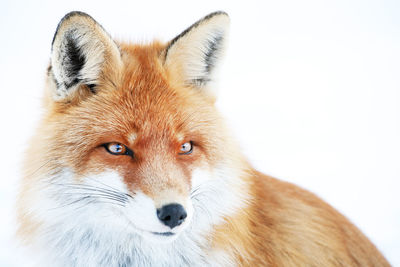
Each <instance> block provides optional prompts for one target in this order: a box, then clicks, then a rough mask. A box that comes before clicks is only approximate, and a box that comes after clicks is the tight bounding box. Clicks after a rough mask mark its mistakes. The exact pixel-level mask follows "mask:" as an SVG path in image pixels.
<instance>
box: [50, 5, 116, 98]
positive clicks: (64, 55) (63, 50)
mask: <svg viewBox="0 0 400 267" xmlns="http://www.w3.org/2000/svg"><path fill="white" fill-rule="evenodd" d="M121 64H122V61H121V56H120V52H119V48H118V46H117V45H116V43H115V42H114V41H113V40H112V39H111V37H110V36H109V35H108V34H107V32H106V31H105V30H104V29H103V28H102V27H101V25H100V24H98V23H97V22H96V21H95V20H94V19H93V18H92V17H90V16H89V15H87V14H85V13H83V12H71V13H68V14H67V15H65V16H64V18H63V19H62V20H61V22H60V23H59V25H58V28H57V30H56V33H55V36H54V40H53V44H52V54H51V72H50V73H49V75H50V76H49V77H50V78H52V79H53V80H54V82H55V85H56V90H54V92H55V94H54V97H55V99H56V100H62V99H64V98H66V97H68V96H70V95H73V93H74V92H75V91H76V90H77V88H78V87H79V85H81V84H86V85H97V84H98V83H99V80H100V79H101V78H102V77H101V75H102V74H103V73H102V71H103V70H104V69H105V67H106V66H107V68H108V69H113V70H117V69H119V68H120V66H121Z"/></svg>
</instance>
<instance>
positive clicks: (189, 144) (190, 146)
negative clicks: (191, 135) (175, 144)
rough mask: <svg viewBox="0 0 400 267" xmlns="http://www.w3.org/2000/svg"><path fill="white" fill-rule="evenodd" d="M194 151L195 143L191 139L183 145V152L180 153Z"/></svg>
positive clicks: (184, 153)
mask: <svg viewBox="0 0 400 267" xmlns="http://www.w3.org/2000/svg"><path fill="white" fill-rule="evenodd" d="M192 151H193V143H192V141H190V142H186V143H184V144H182V145H181V152H180V153H179V154H181V155H187V154H190V153H192Z"/></svg>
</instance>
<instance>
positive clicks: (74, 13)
mask: <svg viewBox="0 0 400 267" xmlns="http://www.w3.org/2000/svg"><path fill="white" fill-rule="evenodd" d="M72 17H86V18H89V19H91V20H94V19H93V18H92V17H91V16H90V15H89V14H87V13H85V12H82V11H71V12H68V13H67V14H65V15H64V17H62V19H61V20H60V22H59V23H58V25H57V29H56V32H55V33H54V36H53V41H52V42H51V46H53V44H54V40H55V39H56V36H57V33H58V30H59V29H60V27H61V25H62V24H63V23H64V22H65V21H67V20H69V19H70V18H72Z"/></svg>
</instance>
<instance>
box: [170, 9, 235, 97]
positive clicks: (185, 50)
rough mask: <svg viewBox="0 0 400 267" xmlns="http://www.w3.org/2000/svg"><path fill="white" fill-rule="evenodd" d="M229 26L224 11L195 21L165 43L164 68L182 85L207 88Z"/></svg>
mask: <svg viewBox="0 0 400 267" xmlns="http://www.w3.org/2000/svg"><path fill="white" fill-rule="evenodd" d="M228 29H229V17H228V14H226V13H225V12H221V11H219V12H214V13H211V14H209V15H208V16H206V17H204V18H203V19H201V20H199V21H197V22H196V23H195V24H193V25H192V26H190V27H189V28H188V29H186V30H185V31H183V32H182V33H181V34H180V35H178V36H177V37H175V38H174V39H173V40H172V41H171V42H169V44H168V45H167V48H166V50H165V66H166V68H167V71H168V72H170V73H171V75H172V76H173V77H174V79H178V80H179V82H182V83H184V84H185V85H189V86H193V87H197V88H201V89H207V90H208V88H209V86H210V83H211V82H212V81H213V80H214V74H215V69H216V67H217V66H218V63H219V60H220V59H221V57H222V55H223V52H224V48H225V43H226V39H227V33H228Z"/></svg>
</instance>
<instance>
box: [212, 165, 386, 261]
mask: <svg viewBox="0 0 400 267" xmlns="http://www.w3.org/2000/svg"><path fill="white" fill-rule="evenodd" d="M248 179H249V181H250V188H249V190H250V192H249V194H250V197H249V205H248V207H247V208H245V209H243V210H241V211H240V212H239V213H237V214H236V216H235V218H234V219H231V218H230V219H227V224H226V225H224V226H223V227H221V228H220V229H218V232H219V233H218V236H216V239H215V240H216V242H215V245H216V246H222V247H223V246H226V245H227V242H226V240H228V239H230V241H229V243H232V242H236V243H235V246H236V247H242V251H241V255H242V257H241V258H240V259H239V260H240V262H242V264H244V265H248V264H249V265H250V264H256V265H272V266H275V265H276V266H315V265H313V264H315V263H318V266H353V265H354V262H358V263H359V265H361V266H386V265H385V264H387V263H386V260H385V259H384V258H383V257H382V256H379V257H375V258H374V259H366V258H365V256H363V255H380V254H379V252H378V250H377V249H376V247H375V246H374V245H373V244H372V243H371V242H370V241H369V240H368V239H367V237H365V236H364V235H363V234H362V233H361V232H360V231H359V230H358V229H357V228H356V227H355V226H354V225H353V224H352V223H351V222H349V221H348V220H347V218H345V217H344V216H343V215H342V214H340V213H339V212H337V211H336V210H335V209H334V208H333V207H331V206H330V205H329V204H327V203H326V202H325V201H323V200H322V199H320V198H319V197H318V196H316V195H315V194H313V193H311V192H309V191H307V190H305V189H303V188H301V187H299V186H297V185H294V184H292V183H289V182H285V181H282V180H278V179H276V178H274V177H271V176H268V175H265V174H263V173H260V172H258V171H253V172H251V173H249V177H248ZM232 237H235V238H234V241H233V240H232V239H233V238H232ZM360 240H361V241H362V245H360ZM232 253H233V252H232ZM371 260H372V261H373V262H371ZM293 264H294V265H293Z"/></svg>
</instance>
